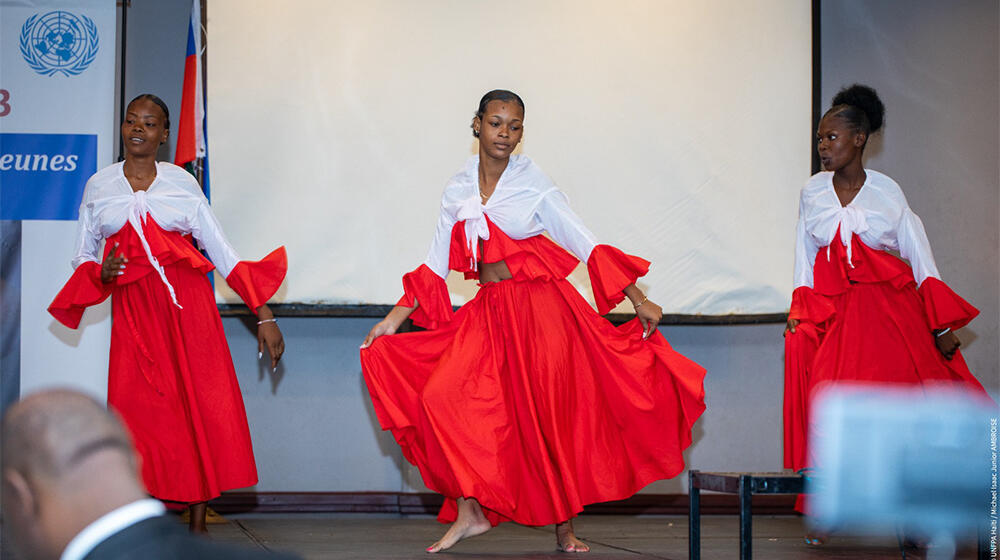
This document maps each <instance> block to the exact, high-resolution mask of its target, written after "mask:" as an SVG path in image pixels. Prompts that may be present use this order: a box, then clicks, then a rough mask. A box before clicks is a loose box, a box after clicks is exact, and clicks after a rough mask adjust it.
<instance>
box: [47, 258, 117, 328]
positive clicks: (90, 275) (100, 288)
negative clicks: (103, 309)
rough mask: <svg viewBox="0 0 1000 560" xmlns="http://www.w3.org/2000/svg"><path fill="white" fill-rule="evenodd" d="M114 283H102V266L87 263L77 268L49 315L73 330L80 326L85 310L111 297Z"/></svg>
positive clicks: (52, 304) (58, 295)
mask: <svg viewBox="0 0 1000 560" xmlns="http://www.w3.org/2000/svg"><path fill="white" fill-rule="evenodd" d="M113 286H114V284H113V283H111V284H105V283H104V282H101V265H100V264H99V263H96V262H94V261H87V262H85V263H83V264H81V265H80V266H78V267H76V270H74V271H73V276H70V278H69V280H68V281H67V282H66V285H65V286H63V288H62V289H61V290H59V293H58V294H56V297H55V299H53V300H52V303H51V304H49V313H51V314H52V316H53V317H55V318H56V320H57V321H59V322H60V323H62V324H64V325H66V326H67V327H69V328H71V329H75V328H77V327H78V326H80V319H81V318H82V317H83V310H84V309H86V308H88V307H90V306H91V305H97V304H98V303H101V302H102V301H104V300H106V299H108V296H110V295H111V288H112V287H113Z"/></svg>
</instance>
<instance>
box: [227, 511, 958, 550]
mask: <svg viewBox="0 0 1000 560" xmlns="http://www.w3.org/2000/svg"><path fill="white" fill-rule="evenodd" d="M226 521H227V522H226V523H224V524H218V525H210V526H209V534H210V535H211V537H212V538H213V539H215V540H218V541H222V542H230V543H239V544H243V545H246V546H254V547H261V548H268V549H282V550H287V551H291V552H295V553H298V554H300V555H302V556H303V557H304V558H307V559H333V560H348V559H351V560H354V559H357V560H381V559H401V558H423V559H426V558H428V555H427V554H426V553H425V552H424V548H425V547H427V546H428V545H430V544H431V543H433V542H434V541H435V540H437V539H438V538H439V537H440V536H441V535H442V534H443V533H444V529H445V526H444V525H441V524H439V523H437V522H436V521H435V520H434V519H433V518H431V517H426V516H419V517H417V516H407V517H400V516H392V517H388V516H377V515H370V514H356V515H343V514H326V515H323V514H243V515H230V516H227V517H226ZM737 521H738V519H737V517H736V516H728V515H708V516H703V517H702V543H701V549H702V556H701V557H702V558H703V559H704V560H733V559H736V558H739V548H738V547H739V526H738V524H737ZM753 522H754V539H753V552H754V558H757V559H761V560H792V559H795V560H799V559H803V560H811V559H816V560H839V559H842V558H852V559H855V558H864V559H876V560H881V559H886V560H889V559H893V560H895V559H899V558H901V557H902V556H901V554H900V551H899V546H898V544H897V543H896V539H895V537H887V538H871V537H857V536H846V535H841V536H834V537H832V538H831V539H830V541H829V542H828V543H827V544H826V545H824V546H822V547H817V548H812V547H808V546H806V544H805V543H804V542H803V539H802V536H803V534H804V533H803V526H802V520H801V519H800V518H798V517H793V516H763V515H762V516H754V521H753ZM575 525H576V532H577V535H578V536H579V537H580V538H581V539H583V540H584V541H586V542H587V543H588V544H589V545H590V546H591V552H590V553H587V554H584V555H583V556H582V558H584V559H586V560H626V559H627V560H645V559H653V558H656V559H670V560H682V559H687V557H688V536H687V531H688V523H687V517H684V516H642V517H632V516H616V515H586V516H582V517H579V518H577V520H576V521H575ZM974 546H975V545H974V543H966V544H965V546H964V547H962V546H960V549H959V553H958V555H957V556H956V558H958V559H961V560H973V559H975V558H976V551H975V547H974ZM444 557H445V558H448V557H456V558H461V559H463V560H476V559H500V558H524V559H541V558H560V559H563V560H565V559H566V558H567V557H569V555H568V554H566V553H560V552H557V551H556V550H555V536H554V535H553V529H552V527H551V526H550V527H524V526H521V525H515V524H513V523H504V524H502V525H500V526H499V527H496V528H495V529H493V530H492V531H490V532H488V533H486V534H485V535H480V536H478V537H474V538H472V539H469V540H466V541H463V542H460V543H459V544H458V545H456V546H455V547H454V548H452V549H451V550H449V551H448V552H447V553H444ZM924 557H925V551H923V550H917V549H912V548H910V549H907V550H906V558H911V559H916V558H924Z"/></svg>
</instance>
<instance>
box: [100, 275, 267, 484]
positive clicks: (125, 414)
mask: <svg viewBox="0 0 1000 560" xmlns="http://www.w3.org/2000/svg"><path fill="white" fill-rule="evenodd" d="M129 266H130V267H131V266H132V263H130V264H129ZM164 269H165V271H166V275H167V278H168V279H169V280H170V283H171V284H172V285H173V287H174V290H175V292H176V294H177V301H178V302H180V304H181V305H183V306H184V308H183V309H179V308H177V307H176V306H175V305H174V304H173V303H172V301H171V299H170V294H169V293H168V292H167V288H166V286H164V284H163V281H162V280H161V279H160V277H159V276H158V275H157V274H155V273H152V274H146V275H145V276H143V277H142V278H140V279H138V280H136V281H135V282H130V283H127V284H122V285H116V286H115V287H114V290H113V292H112V319H113V321H112V327H111V362H110V372H109V380H108V404H109V405H110V406H111V407H112V408H114V409H115V410H117V411H118V412H119V413H120V414H121V416H122V418H123V419H124V421H125V424H126V425H127V426H128V428H129V430H130V431H131V433H132V437H133V439H134V440H135V446H136V449H137V450H138V452H139V456H140V457H141V459H142V478H143V481H144V482H145V484H146V488H147V489H148V490H149V493H150V494H151V495H153V496H155V497H156V498H159V499H162V500H169V501H176V502H202V501H206V500H209V499H212V498H214V497H217V496H218V495H219V494H220V493H221V492H222V491H224V490H229V489H232V488H243V487H246V486H252V485H253V484H256V483H257V467H256V465H255V463H254V458H253V448H252V447H251V443H250V430H249V428H248V426H247V418H246V411H245V410H244V408H243V397H242V395H241V393H240V388H239V384H238V383H237V381H236V371H235V369H234V368H233V362H232V358H231V357H230V354H229V345H228V344H227V343H226V337H225V334H224V332H223V329H222V321H221V320H220V318H219V312H218V309H217V307H216V305H215V297H214V294H213V291H212V287H211V284H210V283H209V281H208V278H207V277H206V276H205V274H203V273H201V272H199V271H198V270H196V269H194V268H192V267H191V266H190V265H189V264H188V263H187V262H186V261H178V262H177V263H175V264H168V265H166V266H165V267H164Z"/></svg>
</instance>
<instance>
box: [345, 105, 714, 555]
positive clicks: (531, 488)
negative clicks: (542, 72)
mask: <svg viewBox="0 0 1000 560" xmlns="http://www.w3.org/2000/svg"><path fill="white" fill-rule="evenodd" d="M523 119H524V103H523V101H521V99H520V97H518V96H517V95H515V94H513V93H512V92H509V91H505V90H495V91H492V92H489V93H487V94H486V95H485V96H484V97H483V99H482V100H481V102H480V105H479V110H478V111H477V113H476V116H475V118H474V119H473V123H472V126H473V134H474V135H475V136H477V137H478V138H479V155H478V156H475V157H472V158H470V160H469V161H468V162H467V164H466V165H465V167H464V168H463V169H462V170H461V171H459V173H458V174H457V175H455V176H454V177H453V178H452V179H451V181H450V182H449V183H448V185H447V187H446V188H445V192H444V195H443V197H442V205H441V214H440V218H439V221H438V226H437V232H436V234H435V236H434V240H433V243H432V245H431V250H430V253H429V254H428V257H427V260H426V261H425V262H424V264H423V265H421V266H420V267H419V268H417V269H416V270H414V271H413V272H410V273H408V274H406V275H405V276H404V277H403V287H404V295H403V297H402V298H401V299H400V301H399V302H398V303H397V305H396V307H395V308H394V309H393V310H392V311H391V312H390V313H389V314H388V315H387V316H386V318H385V319H384V320H383V321H381V322H380V323H378V324H377V325H376V326H375V327H374V328H372V330H371V332H370V333H369V334H368V337H367V338H366V339H365V342H364V344H363V346H362V350H361V363H362V368H363V370H364V376H365V381H366V383H367V385H368V390H369V392H370V394H371V397H372V401H373V403H374V406H375V410H376V413H377V414H378V418H379V421H380V423H381V425H382V428H383V429H386V430H391V431H392V433H393V435H394V436H395V438H396V440H397V441H398V442H399V444H400V446H401V447H402V449H403V453H404V455H405V457H406V458H407V460H409V461H410V462H411V463H413V464H414V465H416V466H417V467H419V469H420V472H421V475H422V476H423V479H424V483H425V484H426V485H427V486H428V487H429V488H431V489H433V490H435V491H437V492H440V493H441V494H444V496H445V498H446V501H445V505H444V507H443V508H442V510H441V513H440V515H439V520H441V521H442V522H453V523H452V526H451V527H450V528H449V530H448V531H447V533H446V534H445V535H444V537H442V538H441V540H439V541H438V542H436V543H434V544H433V545H431V546H430V547H429V548H428V549H427V550H428V552H438V551H440V550H445V549H447V548H450V547H451V546H453V545H454V544H455V543H456V542H458V541H459V540H461V539H464V538H467V537H470V536H473V535H477V534H480V533H482V532H485V531H487V530H488V529H489V528H490V527H492V526H495V525H497V524H498V523H500V522H503V521H510V520H513V521H516V522H519V523H523V524H527V525H547V524H556V538H557V546H558V547H559V549H560V550H563V551H567V552H584V551H586V550H589V547H588V546H587V545H586V544H585V543H583V542H582V541H580V540H579V539H578V538H576V536H575V534H574V533H573V527H572V523H571V521H570V520H571V519H572V518H573V517H574V516H575V515H576V514H577V513H579V512H580V511H581V510H582V509H583V506H584V505H586V504H590V503H595V502H604V501H609V500H619V499H624V498H626V497H628V496H631V495H632V494H634V493H635V492H637V491H638V490H640V489H641V488H642V487H644V486H646V485H647V484H649V483H651V482H653V481H655V480H660V479H664V478H670V477H672V476H675V475H677V474H678V473H680V472H681V471H682V470H683V468H684V460H683V457H682V452H683V451H684V449H685V448H686V447H687V446H688V445H690V443H691V426H692V425H693V424H694V422H695V421H696V420H697V419H698V417H699V416H700V415H701V413H702V412H703V411H704V409H705V405H704V389H703V379H704V374H705V371H704V369H702V368H701V367H700V366H698V365H697V364H695V363H694V362H692V361H690V360H688V359H687V358H685V357H684V356H682V355H680V354H678V353H677V352H675V351H674V350H673V349H671V347H670V345H669V344H668V343H667V341H666V339H665V338H663V336H662V335H661V334H660V333H659V331H657V330H656V326H657V324H658V323H659V320H660V318H661V315H662V312H661V310H660V308H659V306H657V305H656V304H654V303H653V302H652V301H649V300H648V299H647V298H646V297H645V296H644V295H643V294H642V292H641V291H640V290H639V288H637V287H636V286H635V281H636V280H637V279H638V278H639V277H641V276H643V275H644V274H645V273H646V271H647V270H648V267H649V263H648V262H647V261H645V260H643V259H640V258H638V257H634V256H630V255H627V254H625V253H623V252H621V251H619V250H618V249H615V248H614V247H610V246H608V245H598V244H597V243H596V242H595V241H594V237H593V235H592V234H591V233H590V231H589V230H587V229H586V227H584V225H583V223H582V222H581V221H580V219H579V218H578V217H577V216H576V214H574V213H573V211H572V210H571V209H570V208H569V205H568V203H567V199H566V197H565V195H564V194H563V193H562V192H561V191H559V189H558V188H556V186H555V185H554V184H553V183H552V181H551V180H549V178H548V177H546V176H545V174H544V173H542V171H541V170H540V169H539V168H538V166H536V165H535V164H534V163H533V162H532V161H531V160H530V159H528V158H527V157H524V156H521V155H512V152H513V151H514V148H515V147H516V146H517V144H518V142H519V141H520V139H521V135H522V132H523V128H522V127H523ZM544 231H547V232H548V233H549V235H550V236H551V237H552V239H555V241H556V242H558V245H557V244H556V243H554V242H553V241H551V240H550V239H548V238H546V237H545V236H543V235H542V233H543V232H544ZM560 245H562V247H560ZM563 247H566V248H568V249H569V250H570V251H571V252H572V253H573V254H574V255H576V257H574V256H573V255H571V254H569V253H568V252H567V251H566V250H565V249H563ZM577 258H579V259H580V260H582V261H584V262H586V263H587V268H588V270H589V273H590V279H591V284H592V285H593V289H594V298H595V300H596V302H597V307H598V310H599V311H600V313H602V314H603V313H608V312H609V311H610V310H611V309H613V308H614V306H615V305H617V304H618V303H619V302H621V301H622V300H624V298H625V297H626V296H627V297H629V299H630V300H631V301H632V302H633V304H634V305H635V310H636V314H637V318H636V319H635V320H633V321H630V322H628V323H626V324H624V325H622V326H621V327H618V328H616V327H614V326H613V325H612V324H611V323H609V322H608V321H607V320H605V319H604V318H602V317H601V316H600V315H598V314H597V313H595V312H594V310H593V308H592V307H591V306H590V305H589V304H587V303H586V302H585V301H584V300H583V298H582V297H581V296H580V294H579V293H578V292H577V291H576V289H575V288H573V286H572V285H570V283H569V282H568V281H567V280H566V276H567V275H568V274H569V273H570V272H571V271H572V270H573V269H574V268H575V267H576V266H577V264H579V262H580V261H578V260H577ZM449 270H456V271H458V272H462V273H464V274H465V277H466V278H469V279H478V280H479V283H480V286H481V287H480V290H479V292H478V294H477V295H476V297H475V298H474V299H473V300H472V301H470V302H468V303H467V304H465V305H463V306H462V307H461V308H460V309H459V310H458V311H457V312H454V313H453V312H452V307H451V303H450V300H449V297H448V292H447V288H446V286H445V281H444V279H445V276H446V275H447V274H448V271H449ZM407 317H410V318H412V319H413V322H414V323H415V324H417V325H419V326H422V327H425V328H427V329H428V330H427V331H424V332H416V333H406V334H399V335H394V336H383V335H390V334H393V333H395V331H396V329H397V328H398V327H399V325H400V324H401V323H402V322H403V321H404V320H405V319H406V318H407Z"/></svg>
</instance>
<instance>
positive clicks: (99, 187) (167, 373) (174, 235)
mask: <svg viewBox="0 0 1000 560" xmlns="http://www.w3.org/2000/svg"><path fill="white" fill-rule="evenodd" d="M169 130H170V118H169V112H168V110H167V107H166V105H165V104H164V103H163V101H161V100H160V99H159V98H158V97H156V96H154V95H150V94H144V95H140V96H139V97H137V98H135V99H134V100H132V102H131V103H129V105H128V109H127V113H126V117H125V122H123V123H122V129H121V133H122V139H123V141H124V145H125V149H126V156H125V160H124V161H123V162H120V163H116V164H113V165H110V166H108V167H106V168H104V169H102V170H100V171H98V172H97V173H95V174H94V176H93V177H91V178H90V179H89V180H88V181H87V186H86V189H85V191H84V195H83V203H82V204H81V206H80V219H79V228H78V232H79V233H78V237H77V245H76V252H75V257H74V259H73V266H74V268H75V270H74V272H73V276H72V277H71V278H70V280H69V281H68V282H67V283H66V285H65V286H64V287H63V288H62V290H61V291H60V292H59V294H58V295H57V296H56V298H55V300H54V301H53V302H52V304H51V305H50V306H49V312H50V313H51V314H52V315H53V316H54V317H55V318H56V319H57V320H59V321H60V322H61V323H63V324H64V325H66V326H68V327H70V328H76V327H77V326H78V325H79V323H80V319H81V317H82V315H83V311H84V309H85V308H87V307H88V306H91V305H95V304H98V303H100V302H102V301H104V300H105V299H107V298H108V296H111V301H112V326H111V359H110V366H109V375H108V404H109V405H110V406H111V407H112V408H114V409H115V410H117V411H118V412H119V413H120V414H121V416H122V418H123V419H124V420H125V424H126V425H127V426H128V428H129V430H130V431H131V433H132V437H133V439H134V441H135V446H136V448H137V450H138V452H139V455H140V457H141V459H142V478H143V481H144V482H145V484H146V487H147V489H148V490H149V492H150V494H151V495H153V496H154V497H156V498H159V499H161V500H166V501H172V502H180V503H184V504H190V506H191V529H192V530H193V531H204V529H205V510H206V507H205V502H207V501H208V500H210V499H212V498H214V497H217V496H219V494H220V493H221V492H222V491H224V490H228V489H232V488H242V487H245V486H251V485H253V484H256V482H257V468H256V465H255V463H254V458H253V449H252V447H251V442H250V431H249V428H248V426H247V419H246V412H245V410H244V407H243V397H242V395H241V393H240V388H239V385H238V383H237V380H236V372H235V370H234V369H233V362H232V359H231V358H230V355H229V346H228V344H227V343H226V337H225V333H224V332H223V330H222V321H221V320H220V318H219V312H218V309H217V307H216V304H215V296H214V290H213V289H212V286H211V284H210V283H209V281H208V278H207V277H206V274H207V273H208V272H210V271H211V270H212V269H213V268H218V269H219V271H220V272H221V273H222V275H223V276H224V277H225V278H226V282H227V283H228V284H229V285H230V287H232V288H233V290H235V291H236V292H237V293H238V294H239V295H240V297H242V298H243V301H245V302H246V303H247V305H248V306H249V307H250V309H251V310H253V311H254V312H255V313H256V314H257V317H258V319H259V322H258V333H257V335H258V343H259V349H260V352H261V354H263V351H264V349H265V348H266V349H267V350H268V352H269V354H270V356H271V365H272V367H275V366H276V365H277V362H278V360H279V359H280V358H281V354H282V353H283V352H284V341H283V339H282V336H281V331H280V330H279V329H278V326H277V323H276V322H275V320H274V316H273V314H272V313H271V310H270V309H269V308H268V307H267V305H266V302H267V300H268V299H269V298H270V297H271V296H272V295H273V294H274V292H275V291H276V290H277V289H278V286H279V285H280V284H281V282H282V280H283V279H284V276H285V271H286V269H287V259H286V256H285V250H284V247H281V248H279V249H277V250H275V251H274V252H272V253H271V254H270V255H268V256H267V257H265V258H264V259H263V260H261V261H258V262H250V261H241V260H240V259H239V257H238V256H237V255H236V252H235V251H234V250H233V248H232V246H230V244H229V242H228V241H227V240H226V238H225V237H224V235H223V233H222V229H221V228H220V226H219V223H218V220H216V218H215V215H214V214H213V213H212V209H211V207H209V205H208V201H207V200H206V199H205V196H204V194H202V192H201V187H200V186H199V185H198V183H197V181H195V179H194V177H192V176H191V174H190V173H188V172H186V171H184V170H183V169H181V168H179V167H177V166H175V165H171V164H169V163H161V162H157V161H156V151H157V149H158V147H159V145H160V144H162V143H163V142H165V141H166V139H167V135H168V134H169ZM192 236H193V237H194V239H196V240H197V241H198V243H199V244H200V245H201V247H202V248H203V249H205V251H206V252H207V253H208V256H209V257H210V258H211V259H212V260H211V262H210V261H209V260H207V259H206V258H205V257H204V256H202V254H201V253H199V252H198V250H197V249H196V248H195V247H194V245H193V244H192V243H191V237H192ZM102 240H105V241H106V243H105V245H104V252H103V258H99V257H98V251H99V248H100V244H101V241H102ZM213 263H214V265H213Z"/></svg>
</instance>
